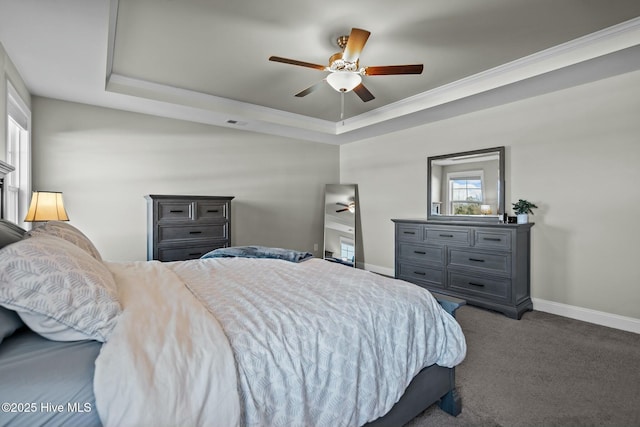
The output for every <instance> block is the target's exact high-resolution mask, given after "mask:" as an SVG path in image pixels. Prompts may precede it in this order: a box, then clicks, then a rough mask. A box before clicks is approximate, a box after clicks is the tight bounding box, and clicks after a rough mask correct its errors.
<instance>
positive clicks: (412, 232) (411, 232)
mask: <svg viewBox="0 0 640 427" xmlns="http://www.w3.org/2000/svg"><path fill="white" fill-rule="evenodd" d="M403 233H404V234H416V232H415V231H403Z"/></svg>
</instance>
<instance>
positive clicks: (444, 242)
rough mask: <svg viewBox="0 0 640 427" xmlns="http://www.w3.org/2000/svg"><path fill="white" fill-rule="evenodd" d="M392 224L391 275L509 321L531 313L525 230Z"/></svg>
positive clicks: (520, 226)
mask: <svg viewBox="0 0 640 427" xmlns="http://www.w3.org/2000/svg"><path fill="white" fill-rule="evenodd" d="M393 222H395V275H396V278H398V279H402V280H406V281H409V282H412V283H415V284H416V285H419V286H422V287H424V288H427V289H429V290H431V291H434V292H438V293H442V294H447V295H452V296H455V297H458V298H463V299H465V300H467V302H468V303H469V304H472V305H477V306H480V307H484V308H488V309H492V310H496V311H500V312H502V313H504V314H505V315H507V316H509V317H512V318H514V319H520V318H521V317H522V313H524V312H525V311H527V310H532V309H533V304H532V303H531V292H530V287H531V286H530V257H529V252H530V241H531V227H532V226H533V224H532V223H530V224H490V223H470V222H443V221H426V220H402V219H394V220H393Z"/></svg>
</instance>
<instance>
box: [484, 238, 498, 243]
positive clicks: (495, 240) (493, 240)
mask: <svg viewBox="0 0 640 427" xmlns="http://www.w3.org/2000/svg"><path fill="white" fill-rule="evenodd" d="M483 239H484V240H489V241H492V242H501V241H502V239H501V238H499V237H484V238H483Z"/></svg>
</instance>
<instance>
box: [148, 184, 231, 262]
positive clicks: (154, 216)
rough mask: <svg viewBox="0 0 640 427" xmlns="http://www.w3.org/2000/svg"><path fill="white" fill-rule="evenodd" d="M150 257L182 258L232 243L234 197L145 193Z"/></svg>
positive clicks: (189, 257) (185, 258)
mask: <svg viewBox="0 0 640 427" xmlns="http://www.w3.org/2000/svg"><path fill="white" fill-rule="evenodd" d="M145 199H147V259H149V260H152V259H155V260H159V261H182V260H187V259H196V258H200V257H201V256H202V255H204V254H206V253H207V252H209V251H212V250H214V249H217V248H223V247H228V246H231V200H232V199H233V197H219V196H181V195H157V194H150V195H148V196H145Z"/></svg>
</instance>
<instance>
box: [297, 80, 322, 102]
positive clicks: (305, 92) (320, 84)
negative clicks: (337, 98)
mask: <svg viewBox="0 0 640 427" xmlns="http://www.w3.org/2000/svg"><path fill="white" fill-rule="evenodd" d="M324 82H325V81H324V80H320V81H319V82H318V83H316V84H314V85H312V86H309V87H308V88H306V89H305V90H303V91H302V92H298V93H296V96H297V97H298V98H302V97H303V96H307V95H309V94H310V93H311V92H315V91H316V90H317V89H319V88H320V86H322V85H323V84H324Z"/></svg>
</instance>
